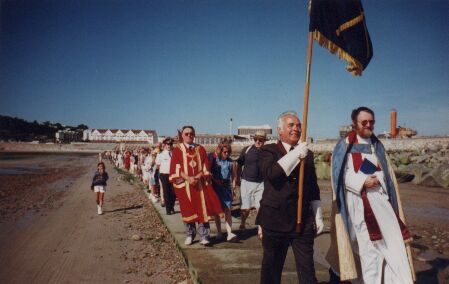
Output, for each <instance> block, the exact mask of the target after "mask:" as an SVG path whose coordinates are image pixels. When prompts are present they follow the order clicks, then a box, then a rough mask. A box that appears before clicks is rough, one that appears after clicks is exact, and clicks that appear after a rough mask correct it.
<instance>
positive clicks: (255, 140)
mask: <svg viewBox="0 0 449 284" xmlns="http://www.w3.org/2000/svg"><path fill="white" fill-rule="evenodd" d="M254 142H262V143H264V142H265V139H261V138H254Z"/></svg>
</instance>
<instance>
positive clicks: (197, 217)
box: [170, 143, 223, 223]
mask: <svg viewBox="0 0 449 284" xmlns="http://www.w3.org/2000/svg"><path fill="white" fill-rule="evenodd" d="M200 172H202V173H203V178H201V180H200V181H199V182H198V183H197V184H196V185H195V186H192V185H191V184H189V183H188V182H186V181H184V180H183V179H182V176H181V173H184V174H187V175H188V176H191V177H193V176H196V175H197V174H199V173H200ZM210 176H211V174H210V172H209V160H208V159H207V154H206V150H205V149H204V147H203V146H200V145H196V146H195V147H194V148H193V149H188V148H187V147H186V146H185V145H184V143H181V144H180V145H179V147H176V148H174V149H173V152H172V158H171V163H170V182H172V183H173V188H174V190H175V194H176V197H177V198H178V200H179V206H180V207H181V215H182V220H183V221H184V222H185V223H190V222H199V223H207V222H208V221H210V220H211V219H213V216H214V215H223V210H222V209H221V205H220V200H219V199H218V197H217V195H216V193H215V191H214V190H213V188H212V185H211V183H210V182H209V178H210ZM179 179H181V180H183V181H182V182H181V183H179V184H176V182H177V181H179Z"/></svg>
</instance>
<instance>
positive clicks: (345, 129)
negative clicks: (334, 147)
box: [338, 125, 352, 138]
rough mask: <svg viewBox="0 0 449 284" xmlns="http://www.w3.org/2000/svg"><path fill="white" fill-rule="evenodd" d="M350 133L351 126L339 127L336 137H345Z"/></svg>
mask: <svg viewBox="0 0 449 284" xmlns="http://www.w3.org/2000/svg"><path fill="white" fill-rule="evenodd" d="M351 131H352V125H342V126H340V130H339V132H338V135H339V136H340V138H343V137H346V135H347V134H348V133H349V132H351Z"/></svg>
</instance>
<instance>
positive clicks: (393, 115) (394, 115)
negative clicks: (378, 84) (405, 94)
mask: <svg viewBox="0 0 449 284" xmlns="http://www.w3.org/2000/svg"><path fill="white" fill-rule="evenodd" d="M396 121H397V111H396V109H395V108H394V109H392V110H391V113H390V137H391V138H395V137H396V136H397V135H398V130H397V127H396V125H397V124H396Z"/></svg>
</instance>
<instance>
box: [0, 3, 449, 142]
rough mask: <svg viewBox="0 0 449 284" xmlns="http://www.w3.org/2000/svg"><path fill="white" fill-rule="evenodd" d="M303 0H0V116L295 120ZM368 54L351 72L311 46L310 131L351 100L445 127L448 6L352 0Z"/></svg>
mask: <svg viewBox="0 0 449 284" xmlns="http://www.w3.org/2000/svg"><path fill="white" fill-rule="evenodd" d="M307 2H308V1H306V0H302V1H287V0H283V1H279V0H207V1H206V0H161V1H152V0H140V1H137V0H136V1H131V0H130V1H120V0H110V1H107V0H85V1H82V0H77V1H65V0H62V1H56V0H54V1H46V0H38V1H34V0H28V1H25V0H14V1H3V0H1V3H2V5H1V8H0V9H1V14H0V23H1V25H0V98H1V103H0V114H3V115H10V116H17V117H21V118H24V119H26V120H37V121H40V122H43V121H46V120H49V121H53V122H61V123H63V124H69V125H77V124H80V123H84V124H87V125H89V126H90V127H91V128H122V129H130V128H132V129H155V130H156V131H157V132H158V133H159V134H162V135H173V134H175V133H176V128H179V127H180V126H182V125H185V124H192V125H194V126H195V127H196V128H197V132H199V133H206V132H207V133H228V132H229V119H230V118H231V117H232V118H233V120H234V132H236V128H237V126H239V125H261V124H270V125H271V126H272V127H274V128H275V123H276V117H277V115H278V114H279V113H281V112H283V111H285V110H291V109H293V110H296V111H298V112H299V113H300V117H301V116H302V109H303V89H304V81H305V69H306V48H307V34H308V13H307ZM363 5H364V8H365V14H366V18H367V26H368V30H369V32H370V35H371V39H372V42H373V48H374V57H373V59H372V60H371V63H370V64H369V66H368V68H367V69H366V70H365V72H364V74H363V76H362V77H353V76H352V75H351V74H350V73H348V72H346V71H345V69H344V67H345V66H346V63H345V62H343V61H341V60H339V59H338V57H337V56H335V55H331V54H330V53H329V52H328V51H327V50H325V49H323V48H322V47H319V46H318V45H317V44H316V43H314V47H313V59H312V73H311V89H310V101H309V119H308V122H309V125H308V130H307V133H308V136H313V137H315V138H332V137H336V136H337V135H338V128H339V126H340V125H343V124H348V123H349V115H350V112H351V110H352V109H353V108H355V107H357V106H360V105H366V106H369V107H371V108H373V109H374V111H375V112H376V120H377V124H376V132H377V133H381V132H383V131H384V130H389V112H390V110H391V109H392V108H396V109H397V110H398V123H399V125H405V126H409V127H412V128H414V129H416V130H417V131H418V133H419V134H421V135H435V134H443V135H445V134H449V115H448V114H449V55H448V52H449V2H448V1H446V0H428V1H417V0H403V1H395V0H393V1H392V0H389V1H387V0H376V1H364V2H363Z"/></svg>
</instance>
